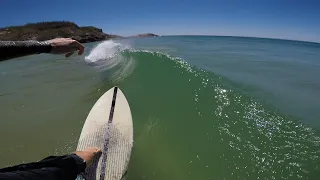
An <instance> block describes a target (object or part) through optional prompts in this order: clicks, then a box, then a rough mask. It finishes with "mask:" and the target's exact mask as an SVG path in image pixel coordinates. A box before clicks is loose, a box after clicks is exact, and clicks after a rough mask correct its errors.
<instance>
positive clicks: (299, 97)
mask: <svg viewBox="0 0 320 180" xmlns="http://www.w3.org/2000/svg"><path fill="white" fill-rule="evenodd" d="M85 46H86V51H85V53H84V55H83V56H73V57H71V58H68V59H66V58H64V57H63V56H57V55H48V54H41V55H33V56H28V57H23V58H17V59H14V60H10V61H4V62H1V63H0V84H1V86H0V142H1V146H0V167H5V166H10V165H15V164H18V163H26V162H31V161H37V160H40V159H42V158H45V157H46V156H49V155H62V154H66V153H70V152H72V151H74V150H75V148H76V145H77V141H78V138H79V136H80V132H81V129H82V126H83V123H84V121H85V119H86V116H87V115H88V113H89V111H90V109H91V107H92V106H93V104H94V103H95V102H96V100H97V99H98V98H99V97H100V96H101V95H102V94H103V93H104V92H105V91H107V90H108V89H110V88H111V87H113V86H119V87H120V89H121V90H122V91H123V92H124V94H125V95H126V97H127V99H128V101H129V104H130V107H131V111H132V116H133V123H134V148H133V152H132V156H131V161H130V164H129V167H128V173H127V177H126V179H127V180H138V179H143V180H163V179H168V180H195V179H197V180H200V179H203V180H215V179H217V180H218V179H219V180H220V179H221V180H229V179H230V180H235V179H241V180H244V179H247V180H256V179H259V180H264V179H265V180H269V179H271V180H273V179H288V180H293V179H303V180H305V179H310V180H317V179H319V177H320V138H319V136H320V121H319V119H320V101H319V100H320V79H319V77H320V44H317V43H310V42H300V41H289V40H277V39H262V38H245V37H218V36H163V37H154V38H140V39H124V40H113V41H104V42H97V43H89V44H85Z"/></svg>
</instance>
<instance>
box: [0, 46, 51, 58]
mask: <svg viewBox="0 0 320 180" xmlns="http://www.w3.org/2000/svg"><path fill="white" fill-rule="evenodd" d="M51 49H52V46H51V45H50V43H48V42H45V41H43V42H40V41H0V61H4V60H8V59H12V58H16V57H22V56H26V55H32V54H40V53H50V51H51Z"/></svg>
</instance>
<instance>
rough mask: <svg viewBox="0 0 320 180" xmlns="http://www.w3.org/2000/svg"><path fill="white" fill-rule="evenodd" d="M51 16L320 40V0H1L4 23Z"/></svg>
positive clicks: (118, 26)
mask: <svg viewBox="0 0 320 180" xmlns="http://www.w3.org/2000/svg"><path fill="white" fill-rule="evenodd" d="M52 20H68V21H74V22H76V23H77V24H79V25H93V26H97V27H100V28H102V29H103V30H104V32H106V33H113V34H118V35H124V36H126V35H133V34H137V33H145V32H152V33H156V34H160V35H187V34H199V35H231V36H253V37H271V38H282V39H297V40H305V41H315V42H320V1H319V0H313V1H310V0H233V1H231V0H193V1H189V0H180V1H177V0H157V1H153V0H149V1H143V0H101V1H96V0H54V1H52V0H51V1H47V0H1V6H0V27H4V26H9V25H20V24H25V23H30V22H38V21H52Z"/></svg>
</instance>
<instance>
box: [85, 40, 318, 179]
mask: <svg viewBox="0 0 320 180" xmlns="http://www.w3.org/2000/svg"><path fill="white" fill-rule="evenodd" d="M86 60H87V62H89V63H94V64H96V65H97V66H98V67H104V68H103V69H104V71H106V72H110V73H108V77H109V76H110V77H111V78H112V79H117V80H121V81H123V78H124V77H128V76H131V78H130V79H129V80H126V81H123V83H124V84H125V83H127V84H131V86H132V84H134V86H135V87H134V88H132V91H134V92H135V95H134V96H130V94H129V98H130V100H131V102H139V103H135V110H136V111H138V110H139V108H140V109H142V110H141V114H147V115H149V117H148V118H145V119H147V120H146V121H144V122H143V119H144V118H140V119H139V121H140V123H144V125H143V127H142V128H141V129H145V130H144V131H145V132H143V131H142V132H141V134H140V137H138V141H139V142H138V143H145V142H148V143H151V145H153V144H152V143H153V142H157V141H150V138H151V137H149V136H150V134H152V136H153V137H154V138H158V139H161V140H162V139H163V137H162V136H166V135H167V134H170V128H168V127H171V126H172V127H174V131H172V132H171V136H170V137H174V139H175V138H176V139H178V141H175V142H172V146H175V145H176V143H177V142H179V141H181V142H184V139H197V140H196V141H195V142H194V146H197V147H198V148H200V149H206V148H211V147H208V143H203V144H201V142H202V141H201V139H205V140H208V141H209V142H211V140H212V141H214V144H215V146H219V147H220V148H221V149H224V150H225V152H222V153H220V154H214V155H212V154H201V155H200V156H201V157H203V158H205V157H206V156H210V157H211V158H212V157H214V158H216V159H220V160H221V161H223V162H232V163H231V164H228V166H226V165H225V168H226V169H225V171H226V172H230V174H231V173H232V174H238V175H239V176H240V177H242V179H244V178H247V177H248V173H249V171H250V176H253V177H265V178H267V177H269V178H267V179H273V178H276V177H279V176H281V177H283V178H284V179H286V178H288V177H296V178H301V177H308V176H312V175H313V174H316V173H317V172H319V169H315V167H316V166H317V164H318V163H319V162H320V152H319V148H320V138H319V137H318V136H316V134H315V131H314V130H312V129H311V128H309V127H308V126H306V125H304V124H302V123H300V122H299V121H297V120H295V119H293V118H291V117H287V116H285V115H283V114H280V113H279V112H277V111H274V110H270V109H268V108H267V107H265V106H263V105H262V104H260V103H258V102H256V101H255V100H253V99H252V98H251V97H249V96H246V95H243V94H241V93H239V92H237V91H235V90H234V89H231V88H230V87H227V86H226V84H228V83H227V81H228V80H226V79H223V78H221V77H219V76H217V75H216V74H214V73H213V72H208V71H205V70H203V69H200V68H197V67H195V66H193V65H190V64H189V63H187V62H186V61H185V60H183V59H182V58H179V57H173V56H170V55H168V54H165V53H161V52H154V51H147V50H138V49H134V48H132V47H130V46H126V45H123V44H121V43H115V42H113V41H107V42H103V43H101V44H99V45H98V46H96V47H95V48H94V49H93V50H92V52H91V53H90V54H89V56H87V57H86ZM98 62H99V63H98ZM150 92H153V93H150ZM155 94H156V97H155ZM139 97H140V98H139ZM141 97H143V98H141ZM149 99H151V100H152V101H149ZM152 102H153V103H154V102H157V103H154V104H153V105H152V106H142V105H141V104H144V105H145V104H150V103H152ZM153 106H155V107H157V108H159V109H161V113H160V112H159V114H157V115H156V116H155V115H154V114H151V113H150V112H154V111H156V110H155V109H154V108H155V107H153ZM137 114H139V113H137ZM185 114H188V116H185ZM186 117H188V118H190V119H192V120H190V121H186V120H185V118H186ZM194 119H196V121H195V122H194V121H193V120H194ZM181 125H183V127H181ZM162 127H163V129H162V130H161V128H162ZM163 132H166V134H163ZM177 133H180V134H184V133H185V137H183V138H180V139H179V138H178V137H176V136H177ZM203 134H205V135H204V136H203ZM167 143H169V142H167ZM151 145H150V146H151ZM154 146H157V145H154ZM180 146H181V147H182V148H185V149H188V147H187V146H186V145H185V144H180ZM184 146H185V147H184ZM157 147H158V146H157ZM158 148H159V152H158V153H161V150H160V149H161V147H160V145H159V147H158ZM141 151H142V150H141ZM190 151H191V150H190ZM170 153H171V154H174V149H171V150H170ZM177 153H178V152H177ZM216 156H217V157H216ZM197 157H198V155H197ZM177 161H178V160H177ZM192 161H193V160H192ZM204 161H205V160H204ZM310 162H311V163H310ZM209 163H213V162H211V161H209V160H208V164H209ZM225 164H226V163H225ZM177 167H178V163H177ZM279 167H283V168H279ZM249 168H250V170H249ZM283 171H285V172H286V173H285V174H283ZM216 173H219V172H216ZM279 174H280V175H279ZM180 179H181V178H180ZM182 179H183V178H182Z"/></svg>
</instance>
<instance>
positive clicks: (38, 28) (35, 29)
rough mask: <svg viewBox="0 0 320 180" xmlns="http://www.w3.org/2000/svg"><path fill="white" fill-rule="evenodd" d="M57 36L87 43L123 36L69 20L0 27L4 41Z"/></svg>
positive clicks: (40, 39) (39, 39)
mask: <svg viewBox="0 0 320 180" xmlns="http://www.w3.org/2000/svg"><path fill="white" fill-rule="evenodd" d="M57 37H68V38H73V39H75V40H77V41H79V42H81V43H87V42H94V41H102V40H106V39H111V38H120V37H121V36H117V35H111V34H105V33H104V32H103V31H102V29H99V28H96V27H93V26H85V27H79V26H78V25H77V24H75V23H73V22H68V21H56V22H40V23H32V24H26V25H24V26H11V27H6V28H0V40H2V41H18V40H19V41H23V40H38V41H43V40H49V39H53V38H57Z"/></svg>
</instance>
